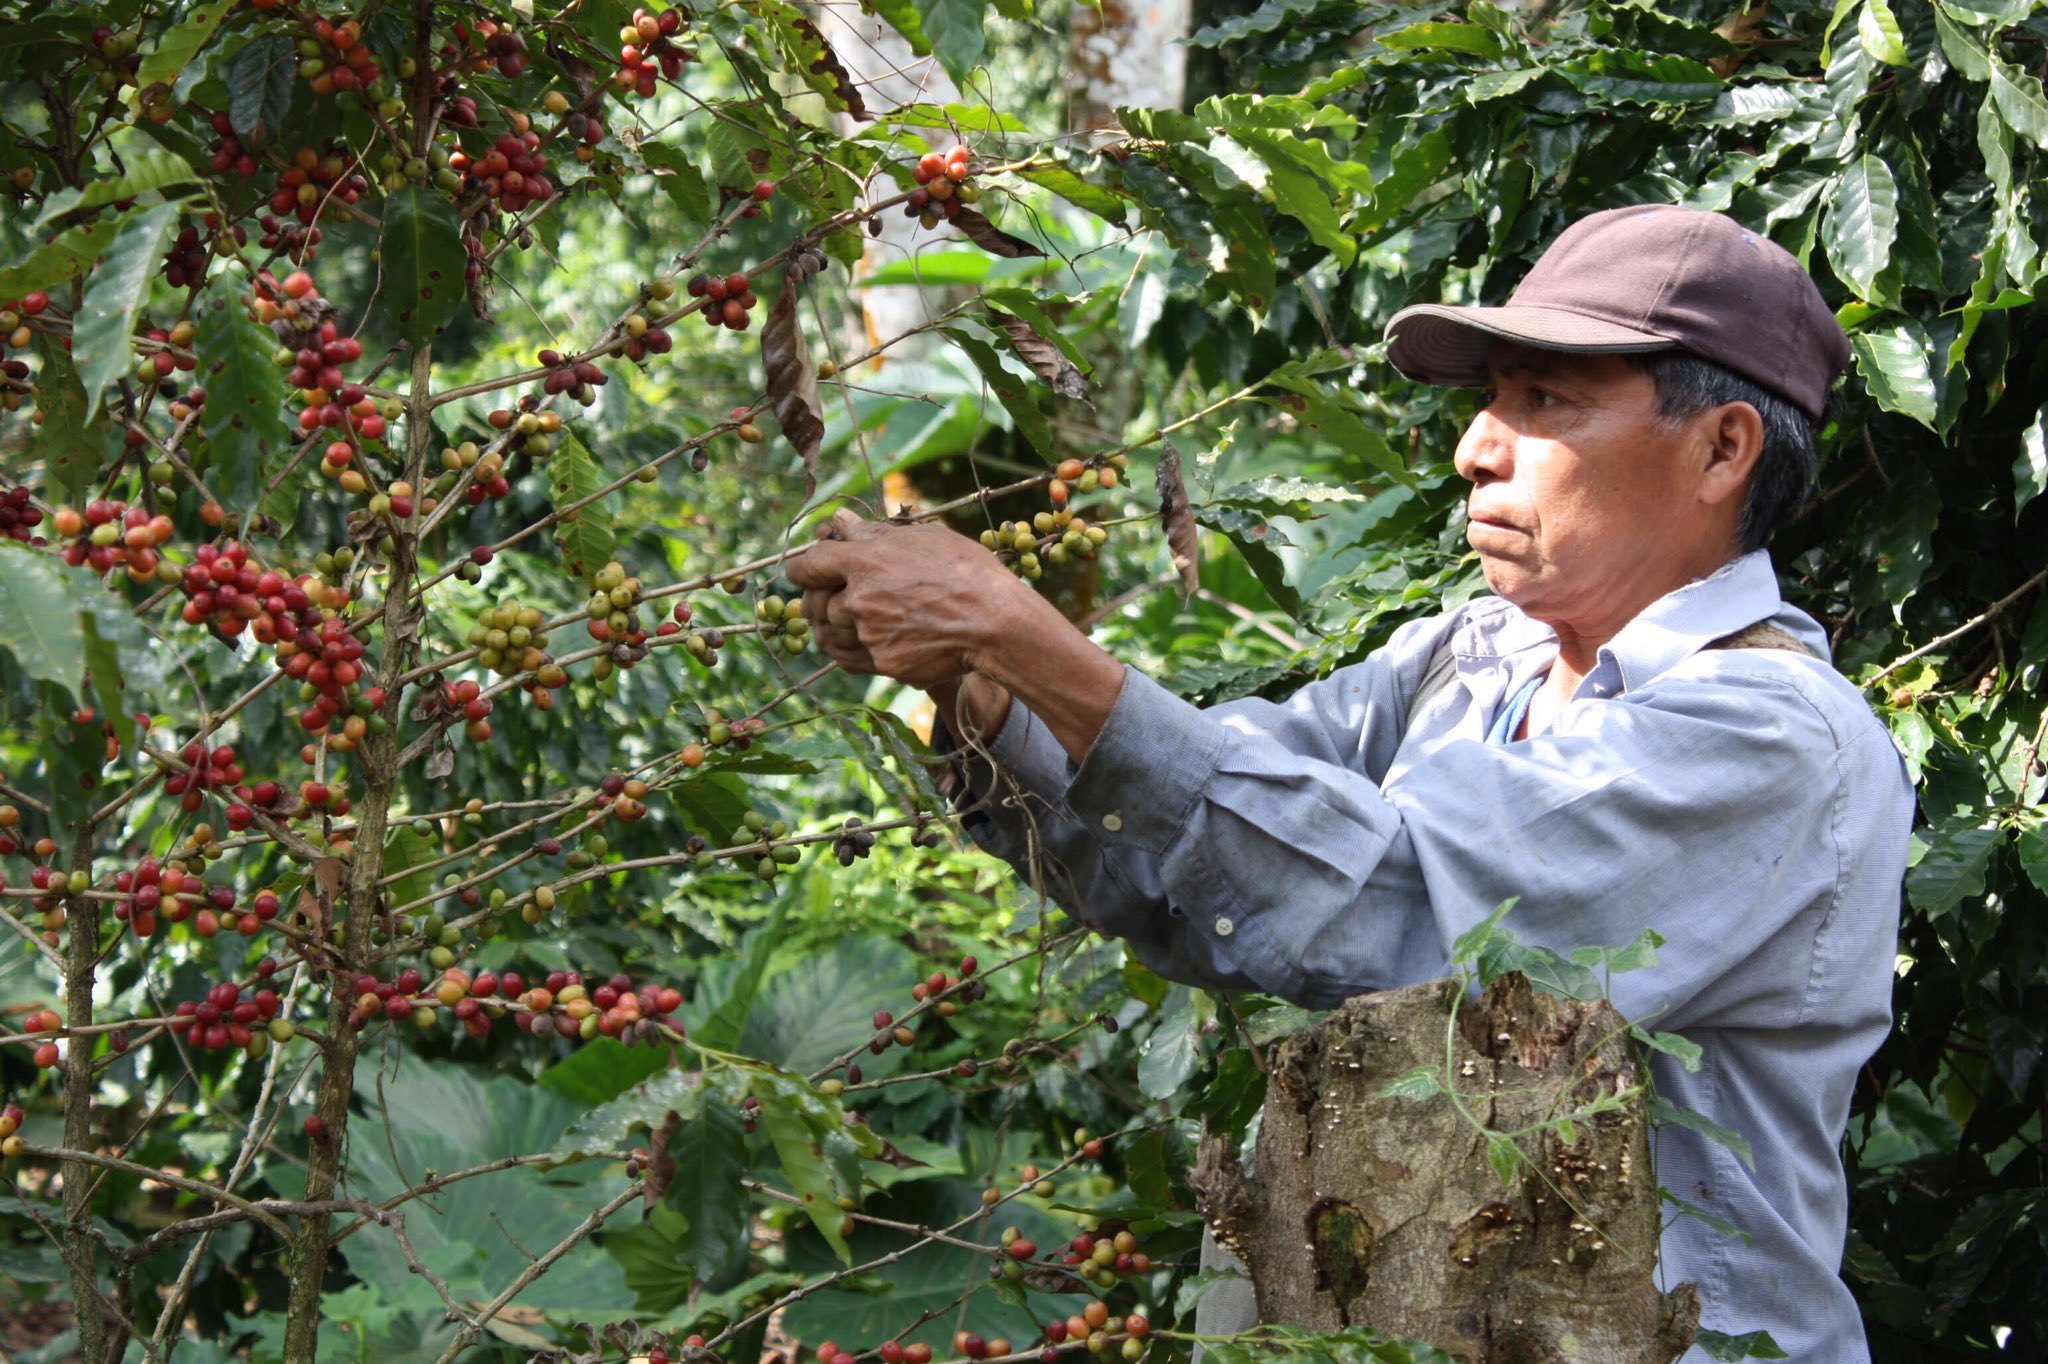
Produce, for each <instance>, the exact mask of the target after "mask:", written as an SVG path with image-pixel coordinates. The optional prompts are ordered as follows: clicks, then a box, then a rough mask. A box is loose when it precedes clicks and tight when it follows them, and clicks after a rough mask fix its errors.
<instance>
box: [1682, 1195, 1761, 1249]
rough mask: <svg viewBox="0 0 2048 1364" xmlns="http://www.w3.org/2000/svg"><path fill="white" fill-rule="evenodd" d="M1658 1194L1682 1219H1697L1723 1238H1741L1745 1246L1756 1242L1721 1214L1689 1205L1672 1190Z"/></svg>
mask: <svg viewBox="0 0 2048 1364" xmlns="http://www.w3.org/2000/svg"><path fill="white" fill-rule="evenodd" d="M1657 1192H1658V1193H1660V1194H1662V1195H1663V1196H1664V1201H1665V1202H1666V1203H1669V1204H1670V1205H1671V1206H1672V1207H1674V1208H1676V1209H1678V1212H1679V1215H1680V1216H1681V1217H1693V1218H1697V1219H1698V1220H1700V1221H1701V1222H1704V1223H1706V1225H1708V1226H1709V1227H1712V1228H1713V1229H1714V1230H1715V1231H1718V1232H1720V1233H1721V1234H1722V1235H1723V1236H1739V1237H1741V1238H1742V1244H1744V1245H1749V1244H1750V1243H1751V1242H1753V1241H1755V1240H1756V1238H1755V1237H1754V1236H1751V1235H1750V1234H1749V1233H1748V1232H1746V1231H1744V1230H1743V1229H1742V1228H1741V1227H1738V1226H1736V1225H1735V1224H1734V1223H1733V1222H1730V1221H1729V1220H1728V1219H1727V1218H1725V1217H1723V1216H1721V1215H1720V1214H1719V1213H1716V1212H1712V1211H1710V1210H1708V1209H1706V1208H1703V1207H1701V1206H1700V1205H1699V1204H1697V1203H1688V1202H1686V1201H1685V1200H1684V1199H1683V1198H1680V1197H1679V1196H1678V1195H1677V1194H1675V1193H1673V1192H1671V1190H1669V1189H1665V1188H1660V1189H1658V1190H1657Z"/></svg>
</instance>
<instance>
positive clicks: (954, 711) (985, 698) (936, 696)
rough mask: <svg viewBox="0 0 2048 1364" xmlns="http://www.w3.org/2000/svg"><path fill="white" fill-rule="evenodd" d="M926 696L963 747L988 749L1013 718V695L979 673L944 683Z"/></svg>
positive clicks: (948, 730) (948, 729) (932, 689)
mask: <svg viewBox="0 0 2048 1364" xmlns="http://www.w3.org/2000/svg"><path fill="white" fill-rule="evenodd" d="M926 694H927V695H929V696H930V697H931V698H932V705H933V706H934V707H936V708H937V710H938V712H939V719H940V720H941V721H942V722H943V723H944V724H945V726H946V730H947V732H948V733H950V734H951V735H952V736H953V737H954V738H955V739H956V740H958V741H959V744H960V746H961V747H962V748H974V747H978V746H986V745H987V744H989V743H990V742H992V741H993V740H994V739H995V737H996V735H997V734H999V733H1001V732H1002V728H1003V723H1004V722H1005V721H1006V720H1008V719H1009V718H1010V693H1009V692H1008V691H1007V690H1006V689H1005V688H1004V687H1003V686H1001V685H1000V684H999V683H996V682H994V681H991V680H990V679H989V678H986V677H983V676H981V675H980V674H979V673H969V674H968V675H967V676H965V677H960V678H955V679H954V680H952V681H950V682H941V683H940V684H939V685H937V686H935V687H932V688H930V689H929V690H928V692H927V693H926Z"/></svg>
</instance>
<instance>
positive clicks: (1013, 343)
mask: <svg viewBox="0 0 2048 1364" xmlns="http://www.w3.org/2000/svg"><path fill="white" fill-rule="evenodd" d="M995 320H996V324H997V325H998V326H1000V327H1001V328H1002V329H1003V332H1004V334H1005V335H1007V336H1008V337H1009V338H1010V348H1011V349H1012V350H1014V351H1016V352H1017V358H1018V359H1020V360H1022V361H1023V362H1024V363H1025V364H1027V365H1029V366H1031V369H1032V372H1033V373H1035V374H1036V375H1037V376H1038V377H1039V378H1041V379H1043V380H1045V382H1046V383H1047V384H1048V385H1049V386H1050V387H1051V388H1052V391H1053V392H1055V393H1057V394H1059V395H1060V396H1061V397H1062V398H1079V397H1083V396H1085V395H1086V394H1087V392H1088V385H1087V382H1086V381H1085V380H1083V379H1082V378H1081V371H1080V370H1079V369H1077V368H1076V367H1075V365H1074V362H1073V361H1072V360H1069V359H1068V358H1067V357H1066V355H1065V354H1064V353H1062V352H1061V350H1060V348H1059V347H1058V346H1055V345H1054V344H1053V343H1052V342H1050V341H1048V340H1046V339H1045V338H1044V337H1042V336H1040V335H1039V334H1038V332H1037V331H1036V330H1035V329H1034V328H1033V327H1032V325H1031V324H1030V323H1029V322H1026V321H1025V320H1024V319H1023V318H1021V317H1011V316H1008V315H1007V314H1003V313H997V314H996V315H995Z"/></svg>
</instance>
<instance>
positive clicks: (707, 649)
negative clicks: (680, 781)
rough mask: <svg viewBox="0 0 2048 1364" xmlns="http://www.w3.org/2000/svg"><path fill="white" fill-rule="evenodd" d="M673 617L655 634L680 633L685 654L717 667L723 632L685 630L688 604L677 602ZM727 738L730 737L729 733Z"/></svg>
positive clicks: (707, 627) (723, 641) (723, 643)
mask: <svg viewBox="0 0 2048 1364" xmlns="http://www.w3.org/2000/svg"><path fill="white" fill-rule="evenodd" d="M674 615H675V619H674V620H672V621H666V620H665V621H663V622H662V623H661V624H660V625H659V626H657V627H656V628H655V633H656V634H658V635H664V636H667V635H674V634H677V633H679V632H680V633H682V636H683V651H684V652H685V653H687V654H688V655H689V656H690V657H691V658H693V659H695V660H696V661H697V662H699V663H701V664H703V665H704V666H705V667H707V668H715V667H717V666H718V651H719V650H720V649H723V648H724V647H725V631H723V630H721V629H719V628H718V627H717V626H715V625H714V626H706V627H704V628H701V629H687V628H686V627H687V626H688V625H689V623H690V605H689V603H688V602H677V603H676V609H675V612H674ZM711 714H713V712H711V711H708V710H707V711H706V712H705V715H706V716H707V717H708V716H710V715H711ZM714 728H715V726H714ZM727 737H730V734H729V733H728V735H727ZM696 765H697V764H696V763H691V764H690V766H692V767H695V766H696Z"/></svg>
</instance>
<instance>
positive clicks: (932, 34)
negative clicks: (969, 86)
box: [904, 0, 988, 85]
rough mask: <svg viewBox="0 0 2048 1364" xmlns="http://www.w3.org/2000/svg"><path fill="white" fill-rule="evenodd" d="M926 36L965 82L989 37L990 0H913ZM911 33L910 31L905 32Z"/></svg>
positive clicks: (949, 68)
mask: <svg viewBox="0 0 2048 1364" xmlns="http://www.w3.org/2000/svg"><path fill="white" fill-rule="evenodd" d="M911 3H912V4H913V5H914V6H915V7H916V9H917V15H918V21H919V23H920V24H921V26H922V28H923V31H924V37H925V39H926V40H927V41H928V42H930V43H931V50H932V53H933V54H934V55H935V56H937V57H938V59H939V65H941V66H943V67H945V68H946V74H947V75H949V76H951V77H952V78H953V79H954V80H955V81H957V82H958V83H960V84H961V85H965V84H966V83H967V75H968V73H969V72H970V71H972V70H974V64H975V63H976V62H978V61H980V60H981V54H982V50H983V48H984V47H985V46H986V44H987V41H988V30H987V27H986V25H987V22H988V3H987V0H911ZM904 36H906V37H908V36H909V35H908V34H906V35H904Z"/></svg>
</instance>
